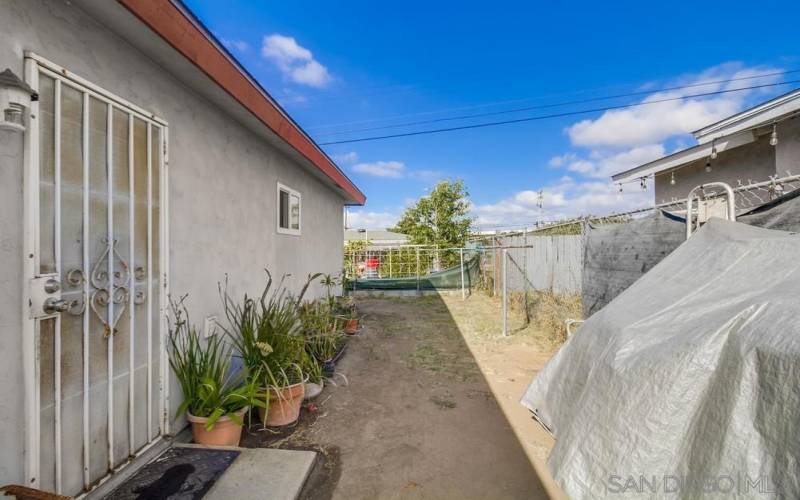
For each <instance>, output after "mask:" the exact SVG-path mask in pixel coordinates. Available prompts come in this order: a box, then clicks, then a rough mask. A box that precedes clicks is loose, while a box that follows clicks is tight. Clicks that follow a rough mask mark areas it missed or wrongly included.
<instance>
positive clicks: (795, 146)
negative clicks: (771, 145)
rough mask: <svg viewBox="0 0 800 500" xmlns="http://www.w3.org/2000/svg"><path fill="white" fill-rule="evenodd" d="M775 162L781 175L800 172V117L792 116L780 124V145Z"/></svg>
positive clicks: (776, 149) (776, 151)
mask: <svg viewBox="0 0 800 500" xmlns="http://www.w3.org/2000/svg"><path fill="white" fill-rule="evenodd" d="M775 163H776V170H777V173H778V176H779V177H783V176H785V175H787V173H786V172H787V170H788V171H789V172H791V173H792V175H798V174H800V118H797V117H795V118H791V119H788V120H784V121H782V122H780V123H779V124H778V146H777V147H776V148H775Z"/></svg>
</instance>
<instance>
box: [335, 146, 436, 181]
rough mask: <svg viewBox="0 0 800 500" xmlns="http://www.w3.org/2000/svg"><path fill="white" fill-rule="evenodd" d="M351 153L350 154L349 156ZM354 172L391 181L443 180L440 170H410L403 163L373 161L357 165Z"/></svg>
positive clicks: (354, 166) (353, 167)
mask: <svg viewBox="0 0 800 500" xmlns="http://www.w3.org/2000/svg"><path fill="white" fill-rule="evenodd" d="M349 154H350V153H348V155H349ZM352 154H353V155H355V153H352ZM352 169H353V172H358V173H360V174H367V175H372V176H374V177H384V178H389V179H416V180H418V181H425V182H435V181H437V180H439V179H441V178H442V173H441V172H439V171H438V170H409V169H408V168H406V165H405V163H403V162H401V161H373V162H362V163H356V164H355V165H353V166H352Z"/></svg>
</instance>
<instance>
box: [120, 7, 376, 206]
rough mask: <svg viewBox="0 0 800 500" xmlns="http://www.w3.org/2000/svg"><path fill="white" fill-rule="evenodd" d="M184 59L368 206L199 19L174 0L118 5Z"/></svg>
mask: <svg viewBox="0 0 800 500" xmlns="http://www.w3.org/2000/svg"><path fill="white" fill-rule="evenodd" d="M118 2H119V3H120V4H121V5H122V6H123V7H125V8H126V9H127V10H128V11H129V12H130V13H131V14H133V15H134V16H136V17H137V18H138V19H139V20H141V21H142V22H143V23H144V24H145V25H146V26H148V27H149V28H150V29H151V30H152V31H153V32H155V33H156V34H157V35H159V36H160V37H161V38H162V39H163V40H164V41H165V42H166V43H167V44H169V45H170V46H172V47H173V48H174V49H175V50H176V51H177V52H178V53H180V54H181V55H182V56H183V57H184V58H186V59H187V60H188V61H190V62H191V63H192V64H193V65H194V66H196V67H197V68H198V69H199V70H200V71H201V72H203V73H204V74H205V75H206V76H207V77H208V78H209V79H211V80H212V81H213V82H214V83H215V84H216V85H218V86H219V87H220V88H222V89H223V90H224V91H225V92H226V93H228V94H229V95H230V96H231V97H232V98H233V99H234V100H236V101H237V102H238V103H239V104H240V105H242V106H243V107H244V108H245V109H247V110H248V111H249V112H250V113H251V114H252V115H253V116H254V117H255V118H256V119H258V120H259V121H260V122H262V123H263V124H264V125H265V126H266V127H267V128H269V129H270V130H271V131H272V132H273V133H274V134H276V135H277V136H278V137H279V138H280V139H281V140H282V141H283V142H285V143H286V144H287V145H288V146H290V147H291V148H293V149H294V150H295V151H297V152H298V153H299V154H300V155H301V156H303V157H304V158H306V159H307V160H308V161H310V162H311V163H312V164H313V165H314V166H315V167H316V168H318V169H319V170H320V171H321V173H322V174H324V175H325V176H326V177H327V178H328V179H330V181H331V182H332V183H333V184H334V185H335V186H337V187H338V188H339V189H341V192H342V193H343V194H344V195H345V204H347V205H356V206H357V205H363V204H364V203H365V202H366V196H365V195H364V193H362V192H361V190H359V189H358V187H357V186H356V185H355V184H354V183H353V182H352V181H351V180H350V179H349V178H348V177H347V175H345V174H344V172H342V171H341V169H339V168H338V166H336V164H335V163H334V162H333V161H332V160H331V159H330V158H329V157H328V155H327V154H325V152H324V151H322V149H321V148H320V147H319V146H318V145H317V144H316V142H314V141H313V139H311V138H310V137H309V136H308V134H306V132H305V131H304V130H303V129H302V128H301V127H300V126H299V125H298V124H297V123H295V122H294V120H292V119H291V117H289V115H288V114H287V113H286V112H285V111H284V110H283V109H282V108H281V107H280V106H279V105H278V104H277V103H276V102H275V101H274V99H272V97H271V96H270V95H269V93H267V91H266V90H265V89H263V88H262V87H261V86H260V85H258V83H257V82H255V80H254V79H253V78H252V77H251V76H250V75H249V74H248V73H247V72H246V71H245V70H244V68H242V67H241V65H239V64H238V62H236V61H235V59H233V57H232V56H231V55H230V53H228V52H227V51H225V50H224V49H222V48H221V47H220V44H219V42H218V41H217V40H216V39H215V38H214V37H213V35H211V34H210V33H209V32H208V30H207V29H205V27H204V26H202V24H201V23H199V22H198V20H197V19H196V18H192V17H190V16H189V15H188V14H187V12H185V11H184V9H182V8H179V6H177V5H176V4H175V3H174V2H173V1H171V0H118Z"/></svg>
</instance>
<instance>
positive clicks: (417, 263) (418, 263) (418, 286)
mask: <svg viewBox="0 0 800 500" xmlns="http://www.w3.org/2000/svg"><path fill="white" fill-rule="evenodd" d="M417 291H418V292H419V247H417Z"/></svg>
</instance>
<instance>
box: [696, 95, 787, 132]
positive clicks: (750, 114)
mask: <svg viewBox="0 0 800 500" xmlns="http://www.w3.org/2000/svg"><path fill="white" fill-rule="evenodd" d="M798 111H800V89H796V90H792V91H791V92H787V93H785V94H783V95H780V96H778V97H775V98H774V99H770V100H769V101H767V102H764V103H761V104H759V105H758V106H754V107H752V108H750V109H746V110H744V111H742V112H740V113H736V114H735V115H732V116H729V117H728V118H725V119H723V120H720V121H718V122H716V123H712V124H711V125H707V126H705V127H703V128H701V129H698V130H695V131H694V132H692V135H694V137H695V139H697V141H698V142H700V143H706V142H710V141H712V140H715V139H718V138H719V137H722V136H726V135H730V134H733V133H736V132H739V131H742V130H746V129H752V128H755V127H758V126H761V125H767V124H770V123H773V122H776V121H779V120H782V119H784V118H786V117H787V116H789V115H792V114H796V113H797V112H798Z"/></svg>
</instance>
